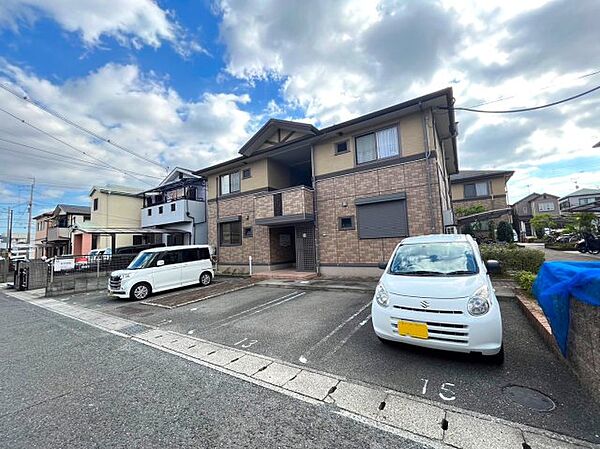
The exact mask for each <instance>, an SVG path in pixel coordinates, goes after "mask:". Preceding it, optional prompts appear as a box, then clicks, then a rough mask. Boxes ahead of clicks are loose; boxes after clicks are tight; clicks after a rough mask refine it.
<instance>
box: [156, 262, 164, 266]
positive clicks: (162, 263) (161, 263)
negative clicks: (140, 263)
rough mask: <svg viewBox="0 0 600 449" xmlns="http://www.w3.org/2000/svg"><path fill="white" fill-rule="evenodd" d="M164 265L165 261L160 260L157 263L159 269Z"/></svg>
mask: <svg viewBox="0 0 600 449" xmlns="http://www.w3.org/2000/svg"><path fill="white" fill-rule="evenodd" d="M164 264H165V261H164V260H159V261H158V262H156V266H157V267H162V266H163V265H164Z"/></svg>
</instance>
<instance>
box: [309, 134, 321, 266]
mask: <svg viewBox="0 0 600 449" xmlns="http://www.w3.org/2000/svg"><path fill="white" fill-rule="evenodd" d="M310 170H311V176H312V187H313V202H312V203H313V217H315V270H316V272H317V276H318V275H319V274H320V272H321V256H320V254H319V214H317V183H316V177H315V147H314V145H312V144H311V146H310Z"/></svg>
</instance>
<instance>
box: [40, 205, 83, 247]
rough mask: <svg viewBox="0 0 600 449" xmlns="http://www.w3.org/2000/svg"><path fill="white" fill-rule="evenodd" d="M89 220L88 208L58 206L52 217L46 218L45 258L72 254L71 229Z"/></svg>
mask: <svg viewBox="0 0 600 449" xmlns="http://www.w3.org/2000/svg"><path fill="white" fill-rule="evenodd" d="M89 220H90V208H89V207H87V206H73V205H70V204H58V205H57V206H56V208H55V209H54V211H53V212H52V215H51V216H49V217H48V233H47V237H46V250H47V253H46V256H47V257H54V256H60V255H63V254H72V251H73V245H72V242H71V237H72V232H73V227H74V226H78V225H80V224H82V223H84V222H87V221H89Z"/></svg>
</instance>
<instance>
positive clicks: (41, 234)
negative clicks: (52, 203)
mask: <svg viewBox="0 0 600 449" xmlns="http://www.w3.org/2000/svg"><path fill="white" fill-rule="evenodd" d="M51 216H52V212H42V213H41V214H38V215H36V216H35V217H33V219H34V220H35V240H34V242H35V256H34V257H35V258H36V259H41V258H42V257H47V250H46V243H47V241H48V226H49V221H50V217H51Z"/></svg>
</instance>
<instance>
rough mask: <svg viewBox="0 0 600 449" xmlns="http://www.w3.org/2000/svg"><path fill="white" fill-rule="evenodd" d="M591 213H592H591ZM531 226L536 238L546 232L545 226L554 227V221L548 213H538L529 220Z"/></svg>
mask: <svg viewBox="0 0 600 449" xmlns="http://www.w3.org/2000/svg"><path fill="white" fill-rule="evenodd" d="M592 215H593V214H592ZM530 223H531V226H532V227H533V229H534V230H535V233H536V235H537V236H538V238H540V239H541V238H542V237H543V236H544V234H545V232H546V228H550V229H552V228H555V227H556V223H555V222H554V219H553V218H552V215H550V214H539V215H536V216H535V217H533V218H532V219H531V221H530Z"/></svg>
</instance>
